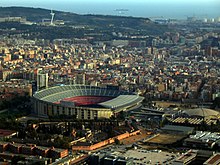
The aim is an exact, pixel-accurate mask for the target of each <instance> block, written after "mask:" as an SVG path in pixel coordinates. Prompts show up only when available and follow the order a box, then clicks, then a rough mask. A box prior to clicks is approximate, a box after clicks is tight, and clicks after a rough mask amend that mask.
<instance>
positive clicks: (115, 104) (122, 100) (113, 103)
mask: <svg viewBox="0 0 220 165" xmlns="http://www.w3.org/2000/svg"><path fill="white" fill-rule="evenodd" d="M143 99H144V98H143V97H141V96H138V95H120V96H118V97H116V98H114V99H112V100H109V101H105V102H102V103H99V105H101V106H103V107H105V108H110V109H118V108H121V107H126V106H130V105H131V104H136V103H138V102H141V101H142V100H143Z"/></svg>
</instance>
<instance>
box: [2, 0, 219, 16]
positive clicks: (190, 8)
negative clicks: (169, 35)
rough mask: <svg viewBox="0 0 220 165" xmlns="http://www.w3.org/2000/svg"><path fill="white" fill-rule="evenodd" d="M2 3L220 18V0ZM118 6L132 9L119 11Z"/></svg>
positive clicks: (9, 0) (5, 0)
mask: <svg viewBox="0 0 220 165" xmlns="http://www.w3.org/2000/svg"><path fill="white" fill-rule="evenodd" d="M0 6H28V7H40V8H47V9H51V8H52V9H54V10H62V11H70V12H75V13H79V14H88V13H89V14H111V15H112V14H114V15H127V16H141V17H155V16H158V17H159V16H164V17H165V18H186V16H193V15H195V16H197V17H200V18H203V17H209V18H212V17H214V18H215V17H220V0H0ZM115 9H128V11H124V12H118V11H115Z"/></svg>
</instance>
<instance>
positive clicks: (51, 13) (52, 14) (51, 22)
mask: <svg viewBox="0 0 220 165" xmlns="http://www.w3.org/2000/svg"><path fill="white" fill-rule="evenodd" d="M50 15H51V21H50V25H53V19H54V16H55V13H53V10H52V9H51V12H50Z"/></svg>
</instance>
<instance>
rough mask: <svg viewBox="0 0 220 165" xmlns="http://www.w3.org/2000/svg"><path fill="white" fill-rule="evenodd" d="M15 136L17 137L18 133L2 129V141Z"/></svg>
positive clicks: (0, 135)
mask: <svg viewBox="0 0 220 165" xmlns="http://www.w3.org/2000/svg"><path fill="white" fill-rule="evenodd" d="M15 135H17V132H16V131H12V130H6V129H0V140H1V139H8V138H11V137H12V136H15Z"/></svg>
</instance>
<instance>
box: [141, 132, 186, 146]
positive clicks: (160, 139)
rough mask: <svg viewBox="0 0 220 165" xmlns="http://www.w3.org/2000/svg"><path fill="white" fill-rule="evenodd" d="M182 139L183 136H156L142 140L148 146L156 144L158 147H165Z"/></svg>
mask: <svg viewBox="0 0 220 165" xmlns="http://www.w3.org/2000/svg"><path fill="white" fill-rule="evenodd" d="M183 138H184V136H182V135H173V134H157V135H155V136H153V137H151V138H149V139H146V140H144V142H145V143H148V144H149V143H152V144H158V145H167V144H173V143H175V142H177V141H179V140H181V139H183Z"/></svg>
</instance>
